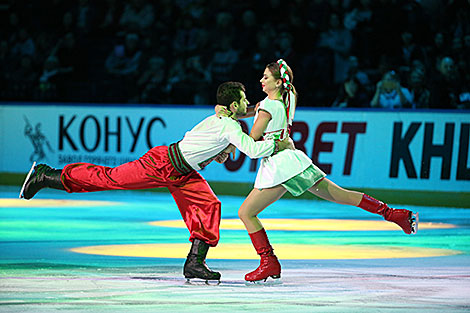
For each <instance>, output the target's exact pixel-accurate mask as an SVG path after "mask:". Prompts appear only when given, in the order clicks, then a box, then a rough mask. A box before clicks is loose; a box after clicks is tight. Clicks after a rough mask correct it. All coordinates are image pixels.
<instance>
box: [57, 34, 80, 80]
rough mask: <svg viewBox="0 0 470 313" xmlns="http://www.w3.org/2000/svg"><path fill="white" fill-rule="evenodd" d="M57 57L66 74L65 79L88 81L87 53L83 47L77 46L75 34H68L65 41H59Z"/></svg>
mask: <svg viewBox="0 0 470 313" xmlns="http://www.w3.org/2000/svg"><path fill="white" fill-rule="evenodd" d="M56 56H57V58H58V59H59V63H60V66H61V68H62V73H64V76H63V78H64V79H66V80H67V81H74V82H76V81H83V80H86V76H87V61H86V57H87V53H86V50H85V49H83V46H82V45H80V44H77V40H76V38H75V35H74V34H73V33H67V34H66V35H65V37H64V38H63V39H60V40H59V42H58V43H57V52H56ZM65 73H66V75H65Z"/></svg>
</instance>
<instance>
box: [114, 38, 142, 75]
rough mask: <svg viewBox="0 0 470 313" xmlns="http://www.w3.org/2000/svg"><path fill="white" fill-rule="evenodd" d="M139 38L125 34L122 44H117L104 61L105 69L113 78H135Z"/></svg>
mask: <svg viewBox="0 0 470 313" xmlns="http://www.w3.org/2000/svg"><path fill="white" fill-rule="evenodd" d="M141 55H142V51H140V49H139V36H138V35H137V34H127V35H126V38H125V41H124V44H117V45H116V46H114V48H113V51H111V53H110V54H109V56H108V58H107V59H106V63H105V66H106V69H107V71H108V73H110V74H112V75H113V76H117V77H123V76H135V75H136V74H137V70H138V69H139V64H140V56H141Z"/></svg>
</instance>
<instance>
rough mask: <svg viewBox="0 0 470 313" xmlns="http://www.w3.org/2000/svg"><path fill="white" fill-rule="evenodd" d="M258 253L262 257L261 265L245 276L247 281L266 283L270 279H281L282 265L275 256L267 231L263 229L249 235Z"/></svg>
mask: <svg viewBox="0 0 470 313" xmlns="http://www.w3.org/2000/svg"><path fill="white" fill-rule="evenodd" d="M249 235H250V238H251V242H252V243H253V246H254V247H255V249H256V252H257V253H258V254H259V256H260V257H261V262H260V265H259V266H258V268H257V269H256V270H254V271H253V272H250V273H248V274H246V275H245V280H246V281H250V282H255V281H266V280H267V279H268V277H272V278H274V279H278V278H280V277H281V264H280V263H279V261H278V259H277V257H276V256H275V255H274V251H273V248H272V247H271V244H270V243H269V240H268V236H267V235H266V231H265V230H264V228H263V229H261V230H259V231H257V232H255V233H252V234H249Z"/></svg>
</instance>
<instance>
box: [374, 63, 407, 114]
mask: <svg viewBox="0 0 470 313" xmlns="http://www.w3.org/2000/svg"><path fill="white" fill-rule="evenodd" d="M412 102H413V98H412V96H411V93H410V91H409V90H408V89H407V88H405V87H403V86H401V84H400V79H399V77H398V75H397V73H396V72H395V71H388V72H387V73H385V74H384V75H383V76H382V79H381V80H380V81H379V82H378V83H377V86H376V90H375V94H374V96H373V98H372V101H371V103H370V104H371V106H372V107H375V108H377V107H378V108H387V109H399V108H405V107H411V103H412Z"/></svg>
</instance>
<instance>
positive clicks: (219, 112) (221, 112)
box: [214, 104, 232, 118]
mask: <svg viewBox="0 0 470 313" xmlns="http://www.w3.org/2000/svg"><path fill="white" fill-rule="evenodd" d="M214 111H215V115H216V116H217V117H218V118H221V117H222V116H224V117H230V115H232V112H230V111H229V110H228V109H227V107H225V106H223V105H220V104H217V105H216V106H215V108H214Z"/></svg>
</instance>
